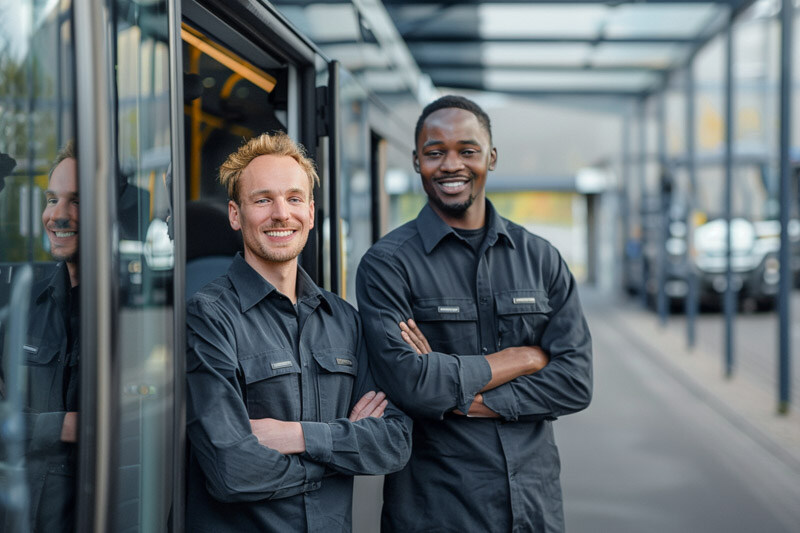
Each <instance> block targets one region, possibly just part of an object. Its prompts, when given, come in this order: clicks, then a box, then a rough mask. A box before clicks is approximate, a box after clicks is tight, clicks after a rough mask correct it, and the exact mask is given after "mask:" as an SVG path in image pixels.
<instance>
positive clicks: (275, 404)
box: [239, 348, 301, 420]
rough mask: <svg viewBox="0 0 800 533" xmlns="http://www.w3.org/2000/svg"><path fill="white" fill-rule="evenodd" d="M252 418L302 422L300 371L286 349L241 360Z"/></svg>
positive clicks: (245, 357)
mask: <svg viewBox="0 0 800 533" xmlns="http://www.w3.org/2000/svg"><path fill="white" fill-rule="evenodd" d="M239 364H240V365H241V367H242V372H243V374H244V381H245V385H246V389H247V390H246V392H245V395H246V398H247V412H248V414H249V416H250V418H267V417H268V418H278V419H280V420H299V419H300V404H301V402H300V383H299V381H300V368H299V367H298V365H297V362H296V361H295V360H294V353H293V352H292V351H291V350H289V349H285V348H279V349H275V350H268V351H265V352H259V353H255V354H251V355H245V356H239Z"/></svg>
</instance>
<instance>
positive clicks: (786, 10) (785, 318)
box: [778, 0, 797, 414]
mask: <svg viewBox="0 0 800 533" xmlns="http://www.w3.org/2000/svg"><path fill="white" fill-rule="evenodd" d="M781 4H782V5H781V82H780V86H781V94H780V112H779V113H778V116H779V117H780V169H781V170H780V172H781V174H780V178H781V183H780V191H781V194H780V196H781V213H780V218H781V250H780V265H781V266H780V285H779V290H778V309H779V327H778V331H779V343H780V344H779V346H780V350H779V354H778V412H779V413H783V414H786V413H788V412H789V404H790V401H791V379H790V376H791V372H790V371H791V335H790V330H789V327H790V324H791V320H790V319H791V314H790V311H791V306H790V304H791V295H792V257H791V243H790V241H789V217H790V214H791V210H792V203H793V202H796V201H797V199H796V198H794V196H793V194H792V164H791V160H790V154H789V150H790V147H791V121H792V47H793V34H792V25H793V17H794V6H793V3H792V0H782V2H781Z"/></svg>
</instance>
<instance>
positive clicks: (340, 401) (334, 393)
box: [313, 348, 358, 422]
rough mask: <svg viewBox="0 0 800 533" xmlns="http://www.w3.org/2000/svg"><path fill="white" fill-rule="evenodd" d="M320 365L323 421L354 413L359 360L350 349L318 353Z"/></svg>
mask: <svg viewBox="0 0 800 533" xmlns="http://www.w3.org/2000/svg"><path fill="white" fill-rule="evenodd" d="M313 355H314V361H316V362H317V376H316V382H317V398H318V399H319V413H320V421H321V422H329V421H331V420H335V419H337V418H344V417H347V415H349V414H350V403H351V402H352V400H353V388H354V387H355V378H356V374H358V360H357V359H356V357H355V354H354V353H353V352H352V351H351V350H348V349H344V348H343V349H328V350H314V351H313Z"/></svg>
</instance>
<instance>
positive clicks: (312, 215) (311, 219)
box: [308, 198, 316, 229]
mask: <svg viewBox="0 0 800 533" xmlns="http://www.w3.org/2000/svg"><path fill="white" fill-rule="evenodd" d="M308 205H309V208H310V209H311V216H310V218H309V220H310V221H311V224H309V226H308V229H313V228H314V213H315V211H316V209H314V199H313V198H312V199H311V202H309V204H308Z"/></svg>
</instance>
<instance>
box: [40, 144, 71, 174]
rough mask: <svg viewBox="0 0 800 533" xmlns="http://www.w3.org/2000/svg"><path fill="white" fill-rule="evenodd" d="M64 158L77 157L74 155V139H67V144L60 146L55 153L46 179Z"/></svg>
mask: <svg viewBox="0 0 800 533" xmlns="http://www.w3.org/2000/svg"><path fill="white" fill-rule="evenodd" d="M65 159H77V157H76V155H75V141H74V140H69V141H67V144H66V145H65V146H64V148H62V149H61V151H60V152H58V154H57V155H56V158H55V159H54V160H53V165H52V166H51V167H50V172H48V173H47V180H48V181H49V180H50V178H52V177H53V171H54V170H55V169H56V167H57V166H58V165H60V164H61V162H62V161H64V160H65Z"/></svg>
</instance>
